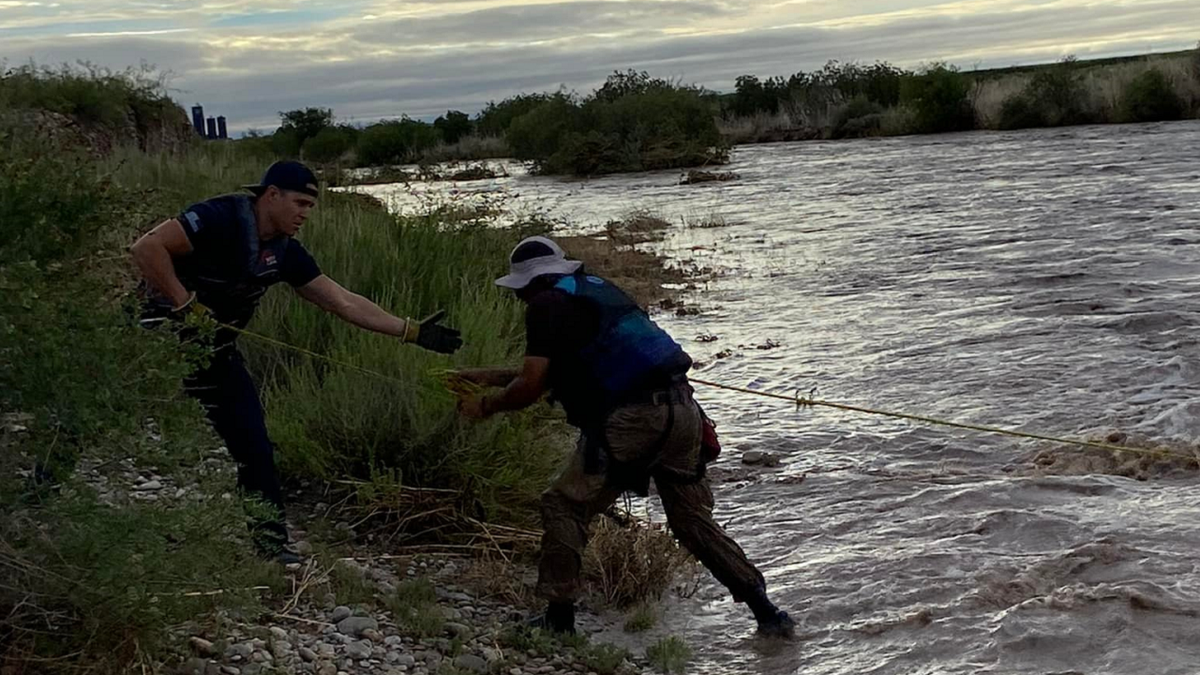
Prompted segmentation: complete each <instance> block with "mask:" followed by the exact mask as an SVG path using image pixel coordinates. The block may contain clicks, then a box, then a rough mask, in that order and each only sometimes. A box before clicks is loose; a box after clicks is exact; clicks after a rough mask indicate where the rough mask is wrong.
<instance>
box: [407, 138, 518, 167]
mask: <svg viewBox="0 0 1200 675" xmlns="http://www.w3.org/2000/svg"><path fill="white" fill-rule="evenodd" d="M510 154H511V153H510V151H509V149H508V144H507V143H505V142H504V139H503V138H498V137H495V136H465V137H463V138H461V139H459V141H458V142H457V143H454V144H452V145H447V144H445V143H438V144H437V145H435V146H433V147H432V148H430V149H429V150H427V151H426V152H425V154H424V155H423V156H422V158H421V161H423V162H452V161H463V160H472V159H497V158H500V157H508V156H510Z"/></svg>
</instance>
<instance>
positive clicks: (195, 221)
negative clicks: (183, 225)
mask: <svg viewBox="0 0 1200 675" xmlns="http://www.w3.org/2000/svg"><path fill="white" fill-rule="evenodd" d="M183 218H184V220H186V221H187V222H188V227H190V228H192V232H199V231H200V216H198V215H196V212H195V211H188V212H187V213H185V214H183Z"/></svg>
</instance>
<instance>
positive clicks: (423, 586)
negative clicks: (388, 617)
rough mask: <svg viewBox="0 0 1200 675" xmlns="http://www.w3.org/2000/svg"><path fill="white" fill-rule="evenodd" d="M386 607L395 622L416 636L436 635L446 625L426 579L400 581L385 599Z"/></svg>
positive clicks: (435, 596) (435, 595)
mask: <svg viewBox="0 0 1200 675" xmlns="http://www.w3.org/2000/svg"><path fill="white" fill-rule="evenodd" d="M387 607H388V611H390V612H391V613H392V617H393V618H394V619H395V620H396V622H397V623H399V624H400V626H402V627H403V628H404V629H405V630H406V631H407V632H408V633H410V634H412V635H414V636H416V637H422V638H428V637H436V636H438V635H441V634H442V630H443V628H444V627H445V625H446V619H445V616H444V615H443V613H442V609H441V607H439V606H438V604H437V594H436V593H435V592H434V588H433V584H432V583H430V582H429V581H428V580H426V579H407V580H405V581H402V582H400V585H399V586H397V587H396V591H395V592H394V593H393V594H392V595H391V597H389V598H388V599H387Z"/></svg>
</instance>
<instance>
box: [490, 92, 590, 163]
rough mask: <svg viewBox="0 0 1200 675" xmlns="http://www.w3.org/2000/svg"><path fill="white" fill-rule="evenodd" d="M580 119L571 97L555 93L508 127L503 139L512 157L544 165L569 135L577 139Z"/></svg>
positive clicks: (575, 103) (580, 114) (580, 124)
mask: <svg viewBox="0 0 1200 675" xmlns="http://www.w3.org/2000/svg"><path fill="white" fill-rule="evenodd" d="M581 117H582V111H581V110H580V108H579V104H578V102H577V101H576V100H575V97H574V96H572V95H570V94H565V93H562V92H559V93H557V94H552V95H549V96H547V97H545V99H543V100H542V101H540V102H539V103H537V105H535V106H533V107H531V108H530V109H529V111H528V112H525V113H524V114H522V115H521V116H520V117H517V118H515V119H514V120H513V121H512V122H511V124H510V125H509V126H508V133H507V135H506V138H507V140H508V146H509V147H510V148H511V149H512V151H513V157H516V158H517V159H520V160H525V161H544V160H545V159H546V158H548V157H550V156H552V155H553V154H554V153H555V152H557V151H558V150H559V148H560V147H561V146H562V145H563V144H564V141H565V139H566V138H567V137H568V136H569V135H571V134H576V135H578V133H577V130H578V129H579V128H580V127H581V126H582V119H581Z"/></svg>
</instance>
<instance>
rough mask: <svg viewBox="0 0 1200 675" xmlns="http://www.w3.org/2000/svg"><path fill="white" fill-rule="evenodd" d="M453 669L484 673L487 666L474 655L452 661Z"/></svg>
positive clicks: (485, 662) (465, 655)
mask: <svg viewBox="0 0 1200 675" xmlns="http://www.w3.org/2000/svg"><path fill="white" fill-rule="evenodd" d="M454 667H455V668H462V669H464V670H470V671H474V672H476V673H486V672H487V669H488V664H487V661H484V660H483V659H481V658H479V657H478V656H475V655H474V654H463V655H461V656H459V657H458V658H456V659H454Z"/></svg>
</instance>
